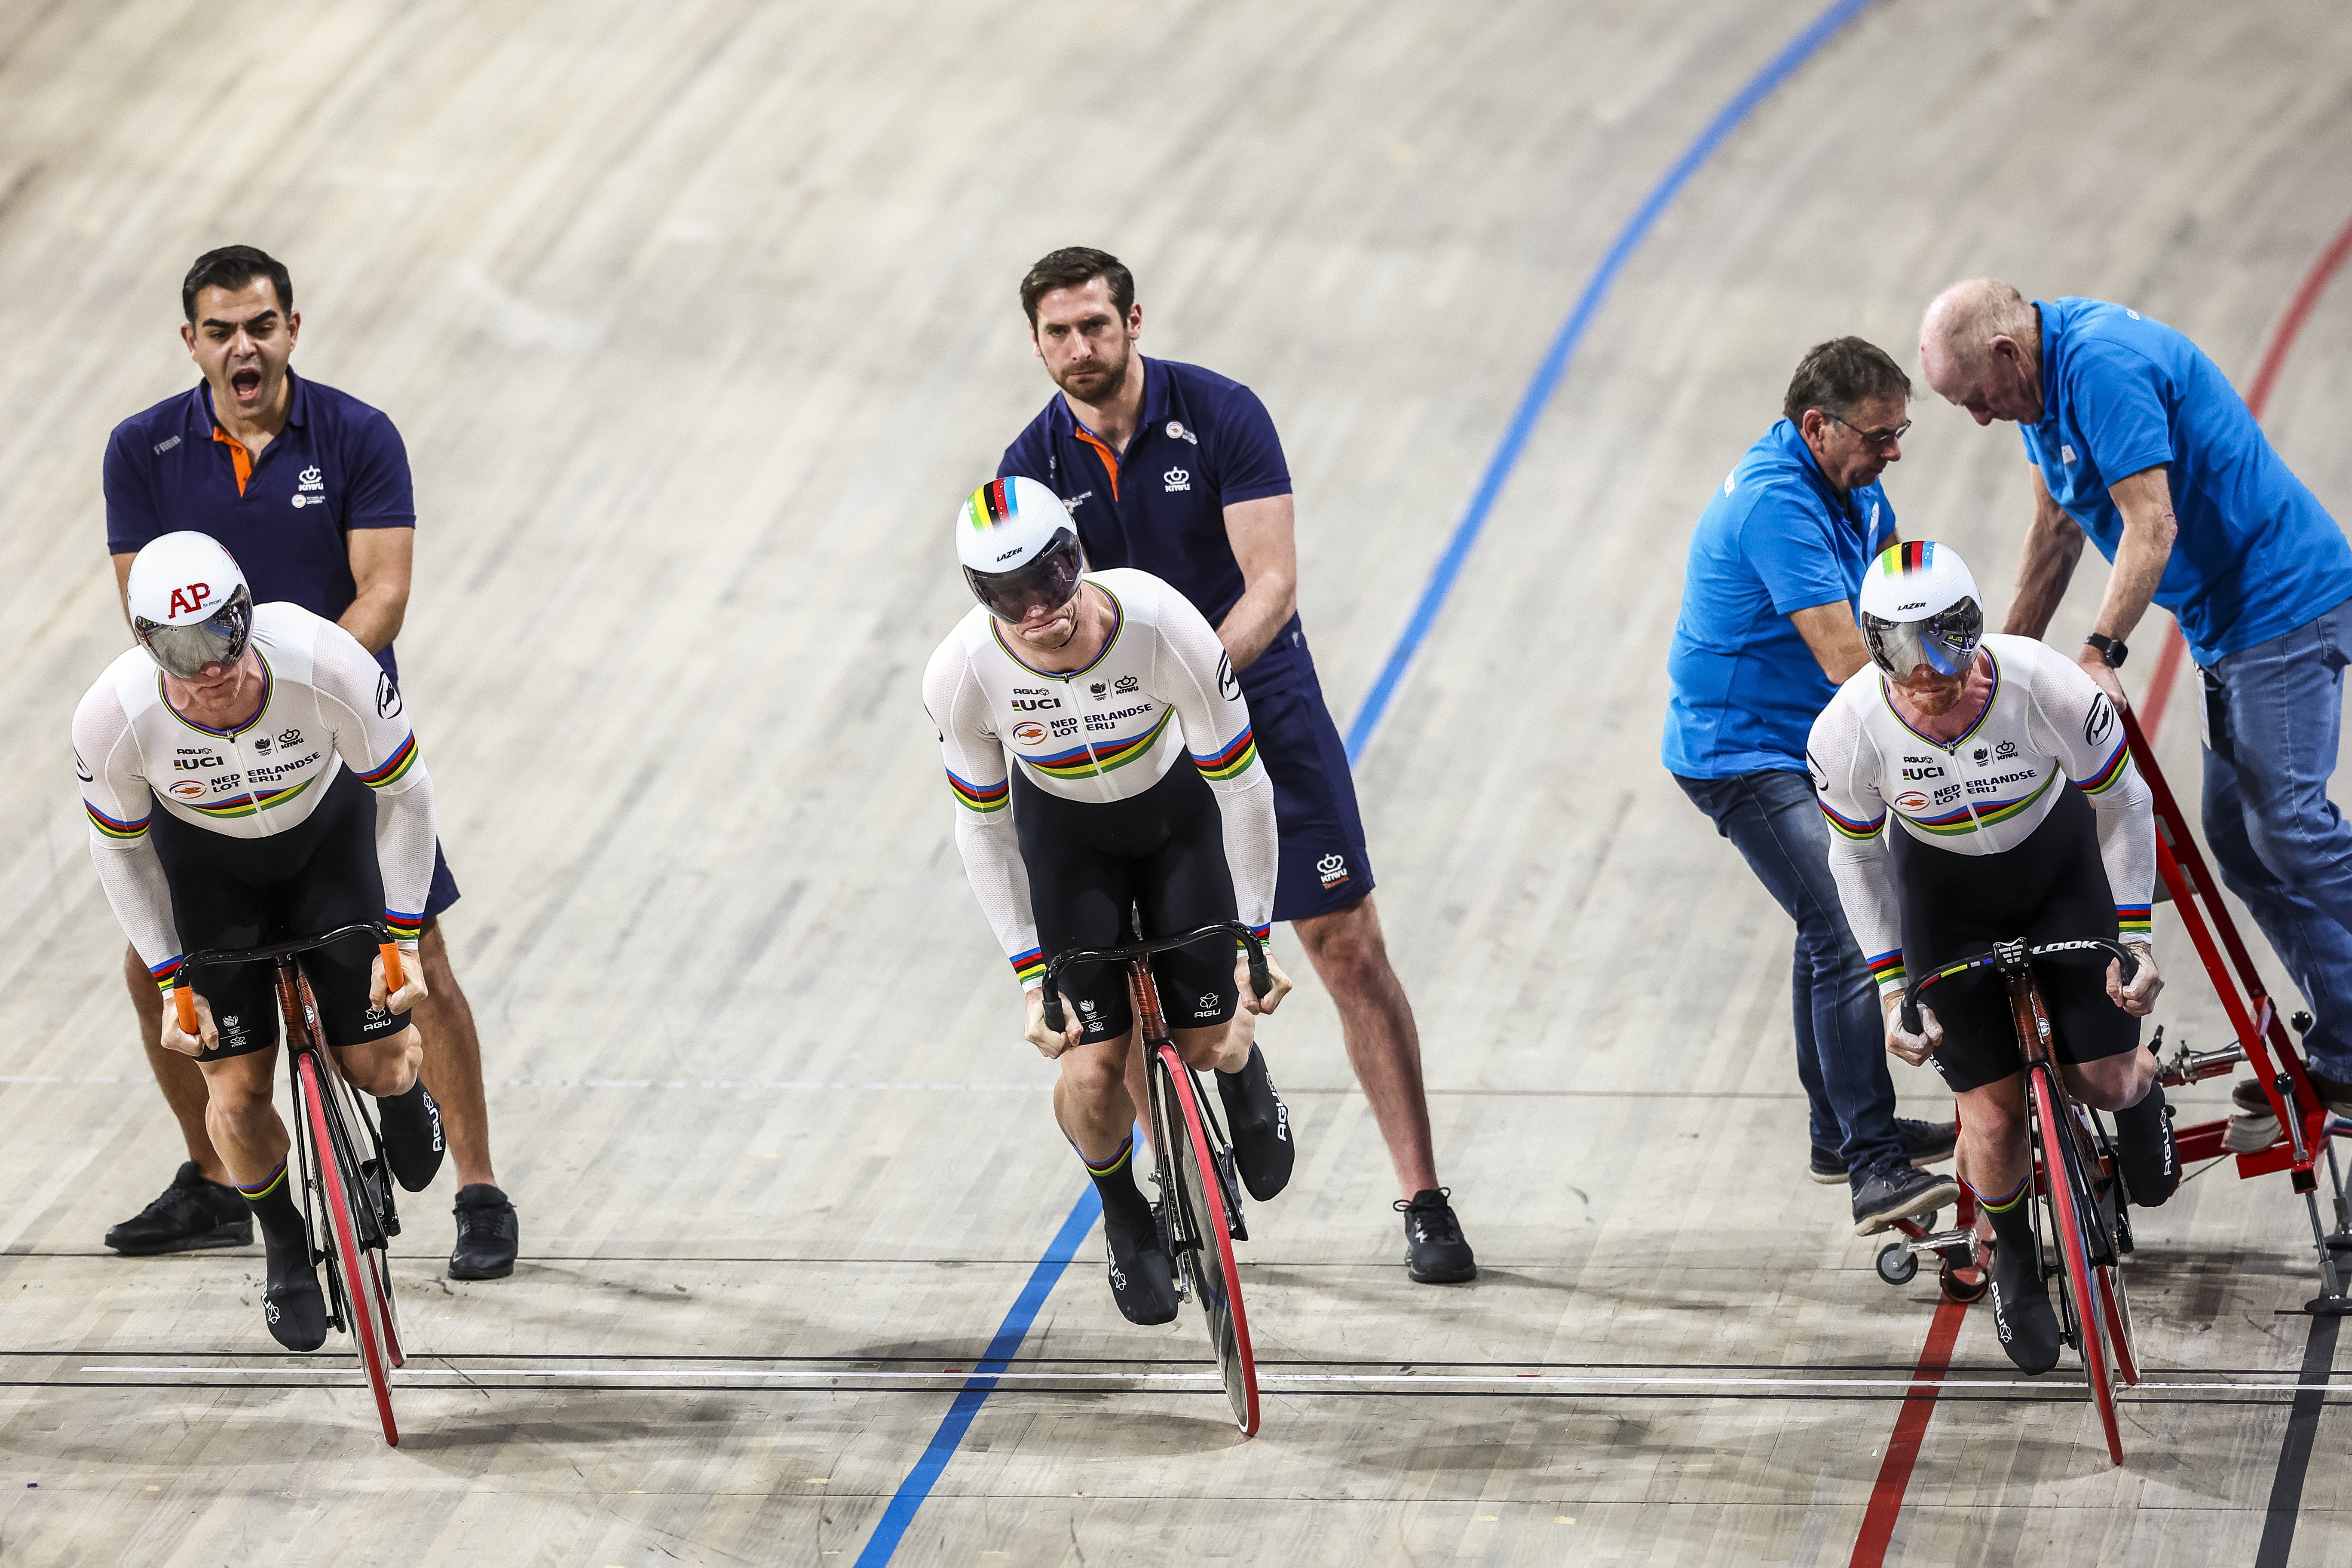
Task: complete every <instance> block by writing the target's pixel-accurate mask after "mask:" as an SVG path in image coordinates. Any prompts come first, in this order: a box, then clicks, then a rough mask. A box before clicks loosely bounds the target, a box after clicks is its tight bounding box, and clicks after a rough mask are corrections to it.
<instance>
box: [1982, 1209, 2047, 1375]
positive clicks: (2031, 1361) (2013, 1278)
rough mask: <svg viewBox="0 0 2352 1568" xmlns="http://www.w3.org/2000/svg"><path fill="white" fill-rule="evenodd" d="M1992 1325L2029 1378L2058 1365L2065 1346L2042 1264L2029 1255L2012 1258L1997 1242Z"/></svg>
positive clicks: (1992, 1273)
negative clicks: (2060, 1336)
mask: <svg viewBox="0 0 2352 1568" xmlns="http://www.w3.org/2000/svg"><path fill="white" fill-rule="evenodd" d="M1990 1272H1991V1275H1992V1282H1991V1283H1992V1288H1991V1289H1990V1291H1988V1292H1987V1299H1988V1300H1990V1301H1991V1302H1992V1321H1993V1328H1994V1331H1996V1332H1998V1333H1999V1334H2000V1348H2001V1349H2002V1350H2004V1351H2006V1352H2009V1359H2010V1360H2011V1361H2012V1362H2014V1363H2017V1370H2018V1371H2020V1372H2021V1373H2025V1374H2026V1375H2027V1376H2029V1377H2040V1376H2041V1375H2042V1373H2045V1372H2048V1371H2049V1370H2050V1369H2051V1368H2052V1367H2053V1366H2056V1365H2057V1364H2058V1352H2059V1350H2060V1348H2061V1346H2062V1342H2061V1341H2060V1339H2059V1335H2058V1313H2057V1310H2056V1309H2054V1308H2053V1307H2052V1306H2051V1305H2050V1287H2049V1284H2048V1282H2047V1281H2045V1280H2044V1279H2042V1263H2041V1260H2040V1259H2039V1258H2035V1257H2033V1256H2032V1254H2031V1253H2029V1252H2020V1253H2018V1254H2017V1255H2016V1256H2015V1257H2013V1258H2012V1257H2011V1256H2010V1251H2009V1248H2007V1247H2003V1246H2001V1245H2000V1243H1999V1242H1998V1241H1996V1242H1995V1243H1993V1247H1992V1268H1991V1270H1990Z"/></svg>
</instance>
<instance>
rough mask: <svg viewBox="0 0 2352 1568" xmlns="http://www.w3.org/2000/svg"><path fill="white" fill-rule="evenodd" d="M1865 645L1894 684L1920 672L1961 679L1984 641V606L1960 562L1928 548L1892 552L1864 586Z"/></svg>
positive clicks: (1924, 544)
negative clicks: (1920, 667)
mask: <svg viewBox="0 0 2352 1568" xmlns="http://www.w3.org/2000/svg"><path fill="white" fill-rule="evenodd" d="M1862 640H1863V642H1864V645H1865V646H1866V647H1868V648H1869V649H1870V662H1871V663H1873V664H1874V665H1876V666H1877V667H1878V668H1879V671H1880V673H1882V674H1884V675H1885V677H1886V678H1887V679H1889V680H1895V681H1904V680H1908V679H1911V674H1912V672H1913V671H1914V670H1916V669H1917V668H1919V666H1921V665H1923V664H1924V665H1926V666H1927V668H1929V669H1932V670H1934V671H1935V672H1936V673H1937V674H1938V675H1959V674H1962V673H1964V672H1966V670H1967V669H1968V668H1969V663H1970V662H1971V661H1972V660H1974V659H1975V658H1976V656H1977V645H1978V644H1979V643H1980V642H1982V641H1984V601H1983V600H1982V599H1980V598H1979V596H1978V595H1977V580H1976V579H1975V578H1974V577H1973V576H1971V575H1969V567H1968V563H1967V562H1965V561H1962V560H1961V559H1960V558H1959V556H1958V554H1957V553H1956V552H1953V551H1951V550H1949V549H1948V548H1946V547H1945V546H1943V545H1941V544H1937V543H1935V542H1932V541H1928V540H1916V541H1914V542H1911V543H1908V544H1895V545H1889V546H1888V547H1887V548H1886V549H1885V550H1883V551H1881V552H1879V556H1878V559H1877V560H1875V561H1874V562H1872V563H1870V567H1869V570H1868V571H1866V572H1864V574H1863V579H1862Z"/></svg>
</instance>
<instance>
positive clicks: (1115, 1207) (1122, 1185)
mask: <svg viewBox="0 0 2352 1568" xmlns="http://www.w3.org/2000/svg"><path fill="white" fill-rule="evenodd" d="M1134 1155H1135V1134H1134V1133H1132V1132H1130V1133H1129V1134H1128V1135H1127V1136H1126V1137H1124V1138H1122V1139H1120V1140H1119V1141H1118V1152H1116V1153H1114V1154H1112V1155H1111V1157H1110V1158H1109V1159H1108V1160H1106V1161H1105V1162H1103V1163H1101V1164H1099V1165H1097V1164H1096V1163H1094V1162H1093V1161H1092V1160H1087V1157H1086V1154H1085V1153H1084V1152H1080V1153H1079V1155H1078V1158H1079V1159H1081V1160H1086V1164H1087V1175H1089V1176H1091V1177H1093V1178H1094V1184H1095V1191H1096V1192H1097V1193H1099V1194H1102V1206H1103V1223H1104V1224H1105V1225H1117V1226H1120V1227H1121V1228H1122V1229H1129V1230H1132V1229H1136V1228H1139V1227H1140V1228H1146V1229H1149V1228H1150V1227H1151V1226H1152V1223H1153V1222H1152V1218H1151V1205H1150V1204H1149V1203H1147V1202H1145V1201H1144V1196H1143V1194H1142V1193H1141V1192H1140V1191H1139V1190H1138V1189H1137V1187H1136V1184H1135V1173H1134V1170H1133V1168H1132V1166H1133V1163H1134Z"/></svg>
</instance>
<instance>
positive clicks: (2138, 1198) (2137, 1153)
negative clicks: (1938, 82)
mask: <svg viewBox="0 0 2352 1568" xmlns="http://www.w3.org/2000/svg"><path fill="white" fill-rule="evenodd" d="M2109 1114H2110V1115H2111V1116H2113V1117H2114V1118H2115V1122H2116V1164H2118V1165H2120V1166H2122V1167H2123V1173H2124V1190H2125V1191H2126V1192H2127V1193H2129V1194H2131V1201H2132V1202H2133V1203H2135V1204H2137V1205H2139V1206H2140V1207H2142V1208H2144V1209H2152V1208H2157V1207H2159V1206H2160V1205H2162V1204H2163V1203H2164V1200H2165V1199H2167V1198H2168V1197H2170V1196H2171V1195H2172V1194H2173V1192H2174V1191H2175V1190H2176V1189H2177V1188H2178V1187H2179V1185H2180V1145H2179V1144H2178V1143H2176V1142H2173V1138H2172V1107H2170V1106H2169V1105H2167V1104H2166V1103H2165V1102H2164V1086H2163V1085H2162V1084H2160V1083H2159V1084H2150V1085H2149V1086H2148V1090H2147V1099H2145V1100H2141V1101H2140V1102H2139V1103H2138V1104H2137V1105H2135V1106H2133V1107H2131V1108H2130V1109H2129V1110H2116V1111H2111V1112H2109Z"/></svg>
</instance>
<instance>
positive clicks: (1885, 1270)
mask: <svg viewBox="0 0 2352 1568" xmlns="http://www.w3.org/2000/svg"><path fill="white" fill-rule="evenodd" d="M1918 1272H1919V1260H1918V1259H1917V1258H1914V1257H1913V1256H1912V1255H1911V1248H1910V1247H1908V1246H1907V1245H1906V1244H1905V1243H1903V1242H1900V1241H1890V1242H1888V1243H1887V1244H1886V1245H1885V1246H1884V1247H1880V1248H1879V1249H1878V1277H1879V1278H1880V1279H1884V1280H1885V1281H1886V1282H1887V1283H1888V1284H1889V1285H1908V1284H1909V1283H1911V1279H1912V1276H1914V1275H1916V1274H1917V1273H1918Z"/></svg>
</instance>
